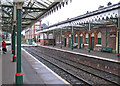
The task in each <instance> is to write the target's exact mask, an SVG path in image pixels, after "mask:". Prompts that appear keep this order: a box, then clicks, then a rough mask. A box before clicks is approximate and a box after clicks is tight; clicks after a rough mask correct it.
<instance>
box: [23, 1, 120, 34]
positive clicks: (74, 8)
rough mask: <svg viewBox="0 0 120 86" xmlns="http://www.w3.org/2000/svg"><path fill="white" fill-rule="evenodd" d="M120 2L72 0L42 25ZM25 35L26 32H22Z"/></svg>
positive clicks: (45, 19) (43, 20)
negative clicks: (109, 3)
mask: <svg viewBox="0 0 120 86" xmlns="http://www.w3.org/2000/svg"><path fill="white" fill-rule="evenodd" d="M119 1H120V0H72V2H71V3H70V2H68V5H65V6H64V7H62V8H61V9H59V10H58V11H56V12H53V13H52V14H51V15H49V16H47V17H45V18H44V19H42V23H46V24H47V25H48V23H49V25H52V24H55V23H58V22H60V21H64V20H67V18H73V17H76V16H79V15H83V14H85V13H86V12H87V11H89V12H91V11H95V10H97V9H98V7H99V6H100V5H102V6H104V7H106V6H107V3H108V2H111V3H112V4H116V3H118V2H119ZM22 33H23V34H24V31H23V32H22Z"/></svg>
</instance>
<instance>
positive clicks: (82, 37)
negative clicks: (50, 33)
mask: <svg viewBox="0 0 120 86" xmlns="http://www.w3.org/2000/svg"><path fill="white" fill-rule="evenodd" d="M71 35H72V34H71V32H70V31H69V32H63V35H62V46H64V47H71V44H72V43H71ZM88 35H89V32H88V30H77V31H74V34H73V43H74V44H75V45H77V48H80V49H88V43H89V40H88V38H89V37H88ZM60 37H61V34H60V33H57V34H55V43H56V45H58V46H60V44H61V41H60ZM116 37H117V28H116V27H115V26H106V27H99V28H94V29H92V30H91V32H90V49H91V50H97V51H99V50H100V49H101V48H102V47H103V46H104V47H111V48H113V52H115V51H116V49H117V47H116V40H117V38H116Z"/></svg>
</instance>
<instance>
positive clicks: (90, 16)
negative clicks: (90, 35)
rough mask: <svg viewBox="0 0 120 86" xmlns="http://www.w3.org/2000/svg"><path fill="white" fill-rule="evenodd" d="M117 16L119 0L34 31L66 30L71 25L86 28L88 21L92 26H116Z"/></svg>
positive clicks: (119, 13) (119, 12)
mask: <svg viewBox="0 0 120 86" xmlns="http://www.w3.org/2000/svg"><path fill="white" fill-rule="evenodd" d="M118 18H120V2H118V3H117V4H114V5H110V6H108V7H103V8H101V9H98V10H95V11H93V12H88V13H86V14H83V15H80V16H77V17H74V18H71V19H67V20H65V21H62V22H59V23H56V24H53V25H51V26H49V27H47V28H44V29H41V30H38V31H37V32H36V33H37V34H38V33H42V32H43V33H44V32H52V30H54V31H60V29H63V30H64V31H66V30H67V31H68V29H70V28H72V27H73V28H74V29H76V30H79V29H86V28H88V24H89V23H90V24H91V26H92V28H96V27H100V26H116V27H118V24H117V23H118Z"/></svg>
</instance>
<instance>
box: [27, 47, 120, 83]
mask: <svg viewBox="0 0 120 86" xmlns="http://www.w3.org/2000/svg"><path fill="white" fill-rule="evenodd" d="M29 49H32V52H33V51H35V52H34V54H36V55H37V53H38V54H40V55H42V56H43V57H44V58H47V57H51V59H50V58H47V60H48V61H49V60H50V61H52V60H53V61H52V63H54V64H58V63H59V65H60V64H61V66H62V67H63V66H64V67H66V68H64V69H65V70H66V71H72V74H73V73H75V72H76V74H73V75H75V76H77V77H78V76H79V77H82V78H83V79H85V80H86V78H84V76H87V77H89V78H90V77H91V79H92V78H93V79H94V80H91V81H89V80H90V79H88V80H87V81H86V82H89V83H91V84H100V83H101V84H102V83H104V84H113V85H120V83H119V81H118V80H119V79H120V77H119V76H117V75H114V74H111V73H109V72H105V71H101V70H98V69H96V68H93V67H90V66H88V65H85V64H81V63H78V62H75V61H72V60H69V59H66V58H63V57H59V58H58V56H56V55H53V54H52V55H51V54H48V53H45V54H44V53H43V52H41V51H40V50H38V49H36V48H29ZM29 52H31V51H29ZM46 56H47V57H46ZM55 60H56V61H55ZM81 74H82V75H81ZM113 77H114V78H113ZM96 80H98V81H96Z"/></svg>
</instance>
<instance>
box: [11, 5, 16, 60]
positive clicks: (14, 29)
mask: <svg viewBox="0 0 120 86" xmlns="http://www.w3.org/2000/svg"><path fill="white" fill-rule="evenodd" d="M15 32H16V5H14V21H13V37H12V40H13V62H15V61H16V55H15Z"/></svg>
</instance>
